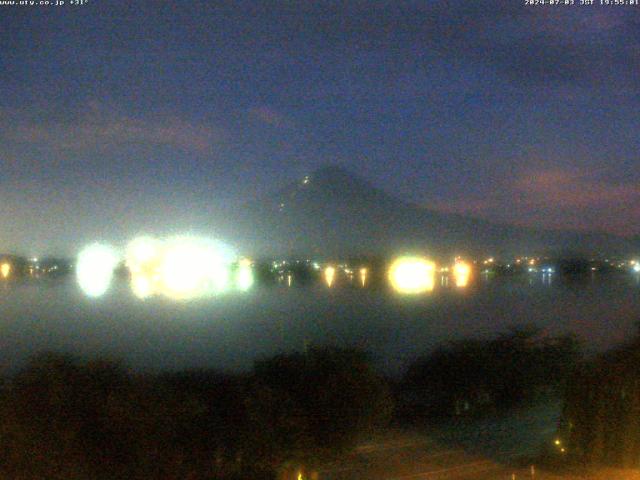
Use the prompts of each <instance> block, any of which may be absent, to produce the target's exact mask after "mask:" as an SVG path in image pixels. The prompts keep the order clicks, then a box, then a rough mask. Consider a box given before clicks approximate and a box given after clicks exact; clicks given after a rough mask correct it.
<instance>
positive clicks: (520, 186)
mask: <svg viewBox="0 0 640 480" xmlns="http://www.w3.org/2000/svg"><path fill="white" fill-rule="evenodd" d="M514 178H515V179H506V178H505V179H504V180H503V181H502V184H500V185H498V186H496V187H495V188H494V189H493V190H492V191H491V192H489V193H487V194H486V195H485V196H479V195H471V196H465V195H462V196H461V197H459V198H457V199H453V200H451V201H446V200H439V201H436V202H431V204H430V205H429V206H430V207H431V208H434V209H435V210H438V211H441V212H447V213H458V214H463V215H472V216H476V217H481V218H487V219H490V220H494V221H501V222H506V223H512V224H518V225H526V226H543V227H546V228H555V229H565V230H566V229H573V230H582V231H587V230H588V231H595V230H600V231H608V232H612V233H617V234H621V235H635V234H639V233H640V230H639V229H638V225H640V185H639V184H638V183H637V182H615V181H611V180H606V179H599V178H597V177H596V176H595V175H594V174H591V173H587V172H580V171H577V170H572V169H558V168H551V169H543V170H525V171H522V172H521V173H520V174H518V175H517V176H516V177H514Z"/></svg>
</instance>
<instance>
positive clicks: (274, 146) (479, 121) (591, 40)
mask: <svg viewBox="0 0 640 480" xmlns="http://www.w3.org/2000/svg"><path fill="white" fill-rule="evenodd" d="M576 2H578V3H579V0H576ZM639 112H640V7H585V6H577V5H576V6H573V7H548V6H547V7H529V6H525V5H524V2H523V1H515V0H514V1H511V0H506V1H505V0H484V1H477V2H476V1H469V0H466V1H462V0H461V1H447V2H442V1H437V2H429V1H419V2H395V1H393V2H391V1H390V2H381V1H380V2H356V1H348V2H314V3H311V2H304V1H300V2H293V1H278V2H276V1H273V2H246V3H244V2H228V3H226V4H225V3H224V2H200V1H189V2H182V1H180V2H152V1H136V2H123V1H109V0H90V1H89V3H88V4H87V5H84V6H69V5H66V6H61V7H51V6H50V7H45V6H29V7H27V6H13V7H10V6H1V7H0V120H1V125H2V129H1V131H0V167H1V168H2V171H1V176H0V218H1V219H2V223H3V227H2V229H0V245H2V246H3V247H5V248H3V249H6V250H11V249H19V250H21V251H24V252H25V253H31V252H34V253H39V252H43V251H56V250H58V251H61V252H69V251H72V250H73V249H74V248H76V247H77V246H78V245H80V244H81V243H82V242H85V241H88V240H93V239H95V238H101V239H106V240H112V241H119V240H122V239H124V238H128V237H130V236H131V235H133V234H136V233H140V232H149V233H165V232H167V231H177V230H180V229H190V230H192V231H196V232H201V233H207V234H214V235H215V230H216V227H215V226H216V222H217V221H223V219H220V218H218V216H217V215H216V212H217V211H218V210H219V207H220V206H222V205H229V204H237V203H240V202H242V201H244V200H245V199H247V198H253V197H255V196H256V195H259V194H261V193H265V192H268V191H269V190H271V189H273V188H277V187H279V186H280V185H281V184H282V183H284V182H287V181H289V180H291V179H294V178H298V177H301V176H302V175H304V174H306V173H309V172H310V171H312V170H313V169H315V168H317V167H319V166H322V165H325V164H327V163H339V164H342V165H344V166H346V167H347V168H350V169H351V170H353V171H354V172H356V173H358V174H360V175H362V176H363V177H364V178H366V179H368V180H370V181H371V182H372V183H374V184H375V185H377V186H379V187H382V188H384V189H385V190H387V191H389V192H391V193H395V194H397V195H398V196H400V197H402V198H405V199H407V200H411V201H413V202H416V203H418V204H421V205H424V206H428V207H434V208H437V209H439V210H443V211H454V212H462V213H468V214H471V215H475V216H481V217H485V218H490V219H495V220H498V221H506V222H511V223H519V224H528V225H536V226H547V227H552V228H563V227H567V228H579V229H591V230H604V231H611V232H616V233H620V234H624V235H630V234H638V233H640V227H638V225H639V224H640V160H639V154H640V148H639V147H640V114H639Z"/></svg>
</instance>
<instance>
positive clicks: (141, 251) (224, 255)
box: [77, 236, 253, 299]
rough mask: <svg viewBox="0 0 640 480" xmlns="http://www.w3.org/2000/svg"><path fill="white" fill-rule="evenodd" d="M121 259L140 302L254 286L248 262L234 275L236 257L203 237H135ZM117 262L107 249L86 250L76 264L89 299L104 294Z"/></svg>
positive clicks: (217, 243) (93, 248)
mask: <svg viewBox="0 0 640 480" xmlns="http://www.w3.org/2000/svg"><path fill="white" fill-rule="evenodd" d="M124 257H125V258H124V260H125V265H126V267H127V268H128V270H129V273H130V276H131V288H132V290H133V293H134V294H135V295H136V296H137V297H138V298H141V299H144V298H148V297H151V296H155V295H163V296H166V297H169V298H173V299H193V298H197V297H202V296H207V295H214V294H217V293H221V292H224V291H225V290H227V289H229V288H231V287H232V286H233V285H234V284H235V286H236V287H237V288H238V289H240V290H248V289H249V288H250V287H251V286H252V285H253V270H252V268H251V262H250V261H248V260H246V259H243V260H241V261H240V262H239V263H238V264H237V269H236V270H235V276H233V275H232V266H233V264H234V262H235V261H236V257H235V254H234V253H233V252H232V251H231V249H230V248H229V247H227V246H226V245H224V244H222V243H220V242H217V241H213V240H209V239H205V238H199V237H191V236H178V237H171V238H168V239H163V240H160V239H156V238H153V237H146V236H145V237H138V238H136V239H134V240H133V241H131V242H130V243H129V244H128V245H127V248H126V250H125V255H124ZM119 261H120V257H119V256H118V255H117V254H116V253H115V250H114V249H112V248H110V247H108V246H106V245H100V244H94V245H91V246H89V247H87V248H85V249H84V250H83V251H82V252H81V253H80V256H79V257H78V263H77V276H78V282H79V284H80V287H81V288H82V290H83V291H84V292H85V293H86V294H87V295H89V296H92V297H97V296H100V295H102V294H104V293H105V292H106V291H107V289H108V288H109V285H110V283H111V279H112V276H113V271H114V269H115V267H116V265H117V264H118V262H119Z"/></svg>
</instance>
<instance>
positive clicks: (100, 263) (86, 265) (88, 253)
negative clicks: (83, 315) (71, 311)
mask: <svg viewBox="0 0 640 480" xmlns="http://www.w3.org/2000/svg"><path fill="white" fill-rule="evenodd" d="M118 261H119V256H118V254H117V252H116V251H115V250H114V249H113V248H112V247H110V246H109V245H104V244H101V243H94V244H92V245H89V246H88V247H86V248H85V249H84V250H82V251H81V252H80V255H78V262H77V265H76V277H77V279H78V284H79V285H80V288H81V289H82V291H83V292H84V293H85V294H86V295H88V296H89V297H99V296H101V295H104V294H105V293H106V291H107V290H108V289H109V285H111V279H112V277H113V272H114V270H115V268H116V266H117V265H118Z"/></svg>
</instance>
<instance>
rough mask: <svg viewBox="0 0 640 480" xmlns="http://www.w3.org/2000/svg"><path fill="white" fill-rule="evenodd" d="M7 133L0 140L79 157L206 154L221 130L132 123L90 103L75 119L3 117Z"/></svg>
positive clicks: (159, 121) (174, 121)
mask: <svg viewBox="0 0 640 480" xmlns="http://www.w3.org/2000/svg"><path fill="white" fill-rule="evenodd" d="M0 117H3V118H4V119H5V124H6V125H7V127H6V128H5V129H4V130H3V132H2V133H0V138H3V139H4V140H5V141H8V142H12V143H15V144H21V145H28V146H42V147H46V148H49V149H52V150H54V151H58V152H60V151H62V152H69V151H71V152H84V151H89V150H94V149H102V148H105V147H106V148H113V147H114V146H116V147H117V146H120V145H126V144H141V145H154V146H171V147H175V148H179V149H184V150H189V151H195V152H201V153H205V152H208V151H210V150H211V149H212V148H213V147H214V145H215V144H216V143H219V142H220V141H222V140H223V138H224V132H223V131H222V130H221V129H218V128H216V127H213V126H211V125H206V124H201V123H196V122H191V121H188V120H185V119H182V118H180V117H177V116H158V117H153V118H149V117H134V116H131V115H127V114H124V113H120V112H115V111H109V110H106V109H104V108H102V107H101V106H100V105H99V104H96V103H95V102H92V103H89V104H87V105H86V108H85V110H84V111H83V112H79V113H78V115H77V116H76V117H74V118H67V119H56V120H41V119H40V118H38V117H46V118H51V116H49V115H38V114H37V113H36V114H34V113H33V112H25V111H11V112H9V111H6V110H5V111H2V112H0Z"/></svg>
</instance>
